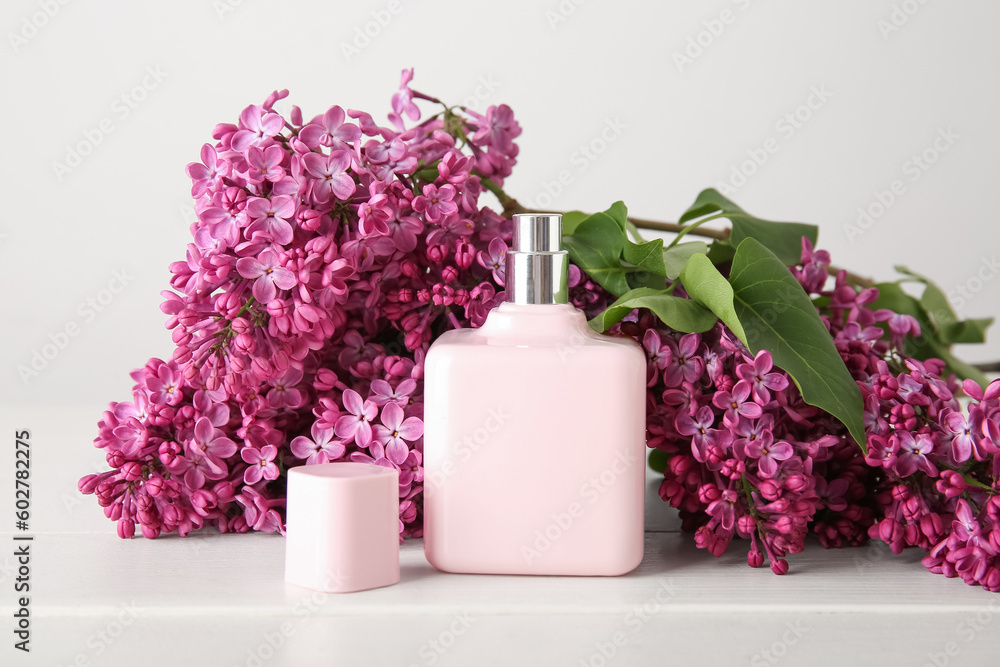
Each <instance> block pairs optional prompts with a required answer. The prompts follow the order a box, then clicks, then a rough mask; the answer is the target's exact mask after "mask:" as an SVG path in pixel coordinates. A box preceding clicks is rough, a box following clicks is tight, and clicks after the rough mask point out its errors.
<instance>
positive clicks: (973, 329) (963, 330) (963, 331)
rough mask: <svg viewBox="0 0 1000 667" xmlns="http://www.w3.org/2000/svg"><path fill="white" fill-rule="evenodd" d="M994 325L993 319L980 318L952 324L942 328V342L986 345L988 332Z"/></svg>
mask: <svg viewBox="0 0 1000 667" xmlns="http://www.w3.org/2000/svg"><path fill="white" fill-rule="evenodd" d="M992 324H993V318H992V317H980V318H976V319H971V320H962V321H961V322H951V323H949V324H946V325H944V326H942V327H941V331H940V334H941V340H942V341H944V342H945V343H948V344H951V343H985V342H986V330H987V329H989V328H990V325H992Z"/></svg>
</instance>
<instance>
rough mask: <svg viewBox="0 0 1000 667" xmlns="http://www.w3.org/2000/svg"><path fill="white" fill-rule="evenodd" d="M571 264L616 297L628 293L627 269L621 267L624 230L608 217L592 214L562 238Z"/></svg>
mask: <svg viewBox="0 0 1000 667" xmlns="http://www.w3.org/2000/svg"><path fill="white" fill-rule="evenodd" d="M563 246H564V247H565V248H566V250H567V251H568V252H569V258H570V261H572V262H573V263H574V264H576V265H577V266H579V267H580V268H581V269H582V270H583V271H585V272H586V273H587V274H588V275H589V276H590V277H591V278H592V279H593V280H594V281H596V282H597V283H598V284H599V285H600V286H601V287H603V288H604V289H606V290H608V291H609V292H611V293H612V294H614V295H615V296H621V295H622V294H624V293H625V292H627V291H628V289H629V287H628V282H627V281H626V279H625V274H626V271H627V269H626V267H625V266H624V265H623V264H622V250H623V249H624V247H625V230H624V229H623V228H622V227H620V226H619V225H618V223H617V222H615V221H614V219H612V218H611V216H609V215H608V214H607V213H595V214H593V215H591V216H588V217H587V218H586V219H585V220H582V221H580V222H579V223H578V224H577V225H576V227H575V229H574V230H573V233H572V234H571V235H570V236H566V235H563Z"/></svg>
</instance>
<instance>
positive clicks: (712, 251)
mask: <svg viewBox="0 0 1000 667" xmlns="http://www.w3.org/2000/svg"><path fill="white" fill-rule="evenodd" d="M735 254H736V248H734V247H733V245H732V244H731V243H730V242H729V240H728V239H726V240H724V241H712V245H711V246H709V248H708V258H709V259H710V260H712V263H713V264H715V265H716V266H719V265H720V264H728V263H729V262H731V261H733V255H735Z"/></svg>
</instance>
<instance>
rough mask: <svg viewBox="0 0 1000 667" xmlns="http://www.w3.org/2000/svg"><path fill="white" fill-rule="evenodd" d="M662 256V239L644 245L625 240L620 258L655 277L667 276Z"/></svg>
mask: <svg viewBox="0 0 1000 667" xmlns="http://www.w3.org/2000/svg"><path fill="white" fill-rule="evenodd" d="M663 254H664V253H663V239H653V240H652V241H646V242H644V243H632V241H628V240H626V242H625V247H624V248H623V250H622V257H624V258H625V261H626V262H628V263H629V264H632V265H634V266H636V267H638V268H640V269H642V270H643V271H649V272H650V273H652V274H653V275H656V276H666V275H667V269H666V267H665V266H664V260H663Z"/></svg>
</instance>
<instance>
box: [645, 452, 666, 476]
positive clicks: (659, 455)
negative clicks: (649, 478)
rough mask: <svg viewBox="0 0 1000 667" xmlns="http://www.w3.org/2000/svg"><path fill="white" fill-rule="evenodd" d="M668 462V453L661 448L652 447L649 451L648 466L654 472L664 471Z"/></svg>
mask: <svg viewBox="0 0 1000 667" xmlns="http://www.w3.org/2000/svg"><path fill="white" fill-rule="evenodd" d="M669 462H670V455H669V454H667V453H666V452H665V451H663V450H661V449H654V450H653V451H651V452H650V453H649V467H650V468H652V469H653V470H655V471H656V472H664V471H665V470H666V469H667V464H668V463H669Z"/></svg>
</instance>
